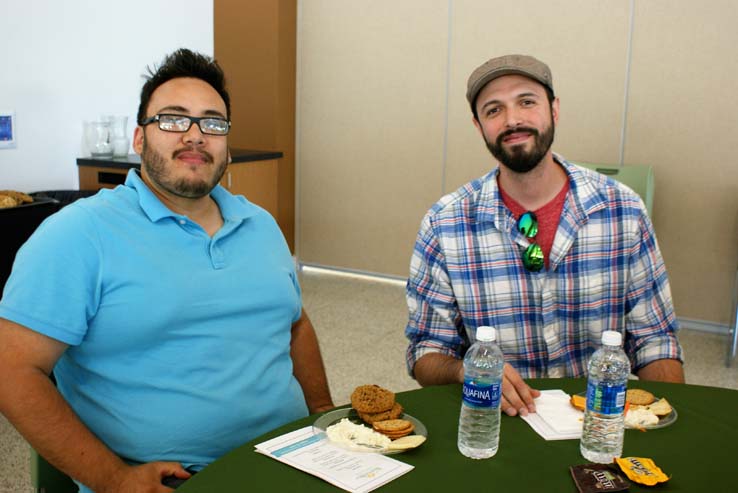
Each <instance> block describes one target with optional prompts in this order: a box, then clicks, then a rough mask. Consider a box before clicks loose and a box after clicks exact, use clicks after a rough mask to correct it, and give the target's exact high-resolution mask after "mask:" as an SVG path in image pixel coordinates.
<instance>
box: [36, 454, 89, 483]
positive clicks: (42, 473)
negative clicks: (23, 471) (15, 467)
mask: <svg viewBox="0 0 738 493" xmlns="http://www.w3.org/2000/svg"><path fill="white" fill-rule="evenodd" d="M31 486H32V487H33V491H38V492H39V493H77V492H78V491H79V488H78V487H77V483H75V482H74V481H72V479H71V478H70V477H69V476H67V475H66V474H64V473H63V472H61V471H60V470H58V469H57V468H55V467H54V466H52V465H51V464H49V463H48V462H46V459H44V458H43V457H41V456H40V455H38V453H36V451H35V450H33V449H31Z"/></svg>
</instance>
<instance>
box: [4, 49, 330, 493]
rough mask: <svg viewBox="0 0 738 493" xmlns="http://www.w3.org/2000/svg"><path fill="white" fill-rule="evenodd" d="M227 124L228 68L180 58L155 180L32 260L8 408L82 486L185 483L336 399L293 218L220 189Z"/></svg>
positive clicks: (151, 87)
mask: <svg viewBox="0 0 738 493" xmlns="http://www.w3.org/2000/svg"><path fill="white" fill-rule="evenodd" d="M229 120H230V101H229V96H228V93H227V92H226V89H225V79H224V75H223V72H222V71H221V69H220V67H219V66H218V65H217V63H216V62H215V61H213V60H211V59H209V58H208V57H205V56H202V55H199V54H196V53H193V52H191V51H189V50H184V49H182V50H178V51H176V52H175V53H173V54H172V55H170V56H168V57H167V58H166V59H165V61H164V63H163V65H162V66H161V67H159V68H158V70H157V71H156V72H153V73H151V74H150V77H149V79H148V80H147V82H146V83H145V84H144V87H143V90H142V93H141V105H140V107H139V113H138V123H139V125H138V127H137V128H136V131H135V134H134V149H135V150H136V152H138V153H139V154H141V172H140V174H139V172H138V171H136V170H131V171H130V172H129V174H128V177H127V179H126V183H125V185H124V186H120V187H117V188H116V189H114V190H104V191H101V192H100V193H98V194H97V195H96V196H94V197H92V198H89V199H84V200H80V201H77V202H75V203H73V204H72V205H69V206H67V207H65V208H64V209H63V210H62V211H60V212H59V213H58V214H56V215H55V216H53V217H51V218H50V219H49V220H47V221H46V222H45V223H43V224H42V225H41V226H40V227H39V229H38V230H37V231H36V233H35V234H34V235H33V237H32V238H31V239H30V240H29V241H28V242H27V243H26V244H25V245H24V246H23V248H22V249H21V250H20V251H19V252H18V254H17V257H16V262H15V264H14V267H13V272H12V274H11V277H10V278H9V280H8V283H7V285H6V288H5V291H4V294H3V298H2V302H0V374H1V375H2V376H3V377H2V378H1V379H0V411H2V413H3V414H5V416H7V418H8V419H9V420H10V421H11V422H12V423H13V424H14V425H15V426H16V428H17V429H18V430H19V431H20V432H21V434H23V436H24V437H25V438H26V439H27V440H28V441H29V442H30V443H31V445H32V446H33V447H34V448H35V449H36V450H37V451H39V452H40V453H41V455H43V456H44V457H46V458H47V459H48V460H49V461H50V462H51V463H52V464H54V465H56V466H57V467H58V468H59V469H61V470H62V471H64V472H66V473H67V474H68V475H70V476H71V477H73V478H74V479H75V480H76V481H77V482H78V483H79V484H80V485H81V487H82V491H90V490H93V491H97V492H103V491H104V492H118V491H121V492H122V491H132V492H133V491H135V492H138V491H162V492H164V491H171V489H170V488H169V487H168V486H166V485H165V484H162V481H164V483H167V484H168V483H169V482H170V481H172V480H174V481H175V482H176V480H184V479H186V478H188V477H189V476H190V473H191V472H192V471H197V470H199V469H201V468H202V467H204V466H205V465H207V464H208V463H210V462H212V461H213V460H215V459H216V458H218V457H219V456H221V455H223V454H224V453H226V452H227V451H228V450H231V449H233V448H234V447H237V446H238V445H240V444H242V443H243V442H245V441H248V440H250V439H252V438H254V437H256V436H258V435H260V434H262V433H265V432H267V431H269V430H271V429H273V428H275V427H277V426H280V425H281V424H284V423H286V422H289V421H292V420H294V419H297V418H299V417H302V416H305V415H307V414H308V412H318V411H323V410H326V409H330V408H331V407H333V403H332V401H331V397H330V393H329V390H328V385H327V380H326V377H325V371H324V368H323V363H322V359H321V356H320V350H319V347H318V342H317V338H316V335H315V331H314V329H313V327H312V325H311V323H310V320H309V319H308V317H307V315H306V314H305V311H304V310H302V306H301V298H300V288H299V285H298V282H297V277H296V273H295V270H294V264H293V261H292V258H291V256H290V252H289V250H288V248H287V246H286V243H285V241H284V238H283V236H282V234H281V232H280V230H279V228H278V226H277V225H276V223H275V221H274V219H273V218H272V217H271V216H270V215H269V214H268V213H266V212H265V211H264V210H263V209H261V208H259V207H257V206H255V205H253V204H251V203H250V202H248V201H247V200H246V199H244V198H243V197H241V196H234V195H231V194H230V193H229V192H228V191H226V190H225V189H223V188H222V187H220V186H218V182H219V180H220V178H221V177H222V175H223V172H224V171H225V168H226V166H227V164H228V162H229V160H230V156H229V152H228V144H227V135H228V132H229V130H230V121H229ZM52 369H53V370H54V374H55V376H56V379H57V382H58V387H57V388H55V387H54V386H53V384H52V383H51V381H50V380H49V378H48V376H47V375H48V374H49V373H50V372H51V371H52ZM88 488H89V489H88Z"/></svg>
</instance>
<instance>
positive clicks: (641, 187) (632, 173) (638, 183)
mask: <svg viewBox="0 0 738 493" xmlns="http://www.w3.org/2000/svg"><path fill="white" fill-rule="evenodd" d="M574 164H577V165H579V166H583V167H585V168H589V169H591V170H594V171H597V172H598V173H602V174H603V175H607V176H610V177H611V178H612V179H613V180H617V181H619V182H620V183H622V184H624V185H627V186H628V187H629V188H631V189H632V190H633V191H634V192H635V193H637V194H638V195H640V197H641V198H642V199H643V202H644V203H645V204H646V210H647V211H648V215H649V217H650V216H651V211H652V210H653V192H654V180H653V167H652V166H650V165H646V164H634V165H628V166H611V165H606V164H604V165H603V164H592V163H578V162H576V163H574Z"/></svg>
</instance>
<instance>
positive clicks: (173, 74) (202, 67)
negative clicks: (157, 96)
mask: <svg viewBox="0 0 738 493" xmlns="http://www.w3.org/2000/svg"><path fill="white" fill-rule="evenodd" d="M146 69H147V70H148V74H144V76H143V77H144V78H145V79H146V82H145V83H144V85H143V87H142V88H141V102H140V104H139V105H138V117H137V121H138V123H139V124H140V123H141V121H143V120H144V119H145V118H146V110H147V107H148V105H149V100H150V99H151V95H152V94H153V93H154V91H155V90H156V89H157V88H158V87H159V86H160V85H162V84H164V83H165V82H168V81H170V80H172V79H177V78H179V77H194V78H195V79H200V80H202V81H204V82H207V83H208V84H210V85H211V86H212V87H213V89H215V90H216V92H217V93H218V94H220V97H221V98H223V102H224V103H225V106H226V118H228V120H230V119H231V98H230V96H229V95H228V91H227V90H226V82H225V74H224V73H223V69H221V68H220V65H218V62H216V61H215V60H214V59H212V58H210V57H208V56H206V55H202V54H200V53H195V52H193V51H191V50H188V49H187V48H180V49H178V50H177V51H175V52H174V53H171V54H170V55H167V56H166V58H164V63H162V64H161V65H160V66H159V67H158V68H156V70H152V68H151V67H146Z"/></svg>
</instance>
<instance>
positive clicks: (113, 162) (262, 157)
mask: <svg viewBox="0 0 738 493" xmlns="http://www.w3.org/2000/svg"><path fill="white" fill-rule="evenodd" d="M282 156H283V154H282V153H281V152H279V151H259V150H255V149H231V157H232V158H233V163H248V162H251V161H266V160H268V159H279V158H281V157H282ZM77 166H97V167H101V168H120V169H129V168H141V156H139V155H138V154H129V155H128V156H126V157H109V158H99V157H80V158H77Z"/></svg>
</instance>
